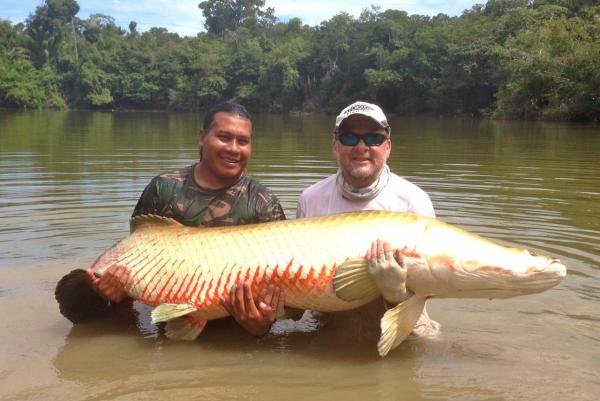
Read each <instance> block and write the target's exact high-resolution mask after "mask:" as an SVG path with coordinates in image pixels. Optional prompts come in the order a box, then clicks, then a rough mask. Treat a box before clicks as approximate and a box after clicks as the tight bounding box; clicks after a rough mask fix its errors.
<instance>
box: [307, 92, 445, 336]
mask: <svg viewBox="0 0 600 401" xmlns="http://www.w3.org/2000/svg"><path fill="white" fill-rule="evenodd" d="M390 134H391V129H390V126H389V124H388V121H387V118H386V116H385V114H384V113H383V111H382V110H381V108H380V107H379V106H377V105H374V104H370V103H366V102H360V101H359V102H355V103H353V104H351V105H349V106H348V107H346V108H345V109H344V110H342V112H341V113H340V114H339V115H338V116H337V118H336V120H335V130H334V136H333V143H332V147H333V155H334V157H335V159H336V161H337V163H338V167H339V169H338V171H337V173H336V174H333V175H331V176H329V177H327V178H325V179H324V180H322V181H319V182H317V183H315V184H313V185H311V186H310V187H308V188H306V189H305V190H304V191H303V192H302V194H301V195H300V199H299V201H298V210H297V217H298V218H303V217H317V216H325V215H329V214H334V213H341V212H350V211H356V210H389V211H396V212H409V213H414V214H419V215H423V216H428V217H435V212H434V210H433V205H432V203H431V200H430V199H429V196H428V195H427V194H426V193H425V192H424V191H423V190H422V189H421V188H419V187H417V186H416V185H414V184H412V183H410V182H409V181H407V180H405V179H404V178H402V177H399V176H397V175H396V174H394V173H392V172H391V171H390V169H389V167H388V166H387V159H388V158H389V156H390V152H391V149H392V141H391V135H390ZM366 256H367V259H369V272H370V273H371V277H372V278H373V279H374V281H375V282H376V284H377V285H378V287H379V289H380V290H381V292H382V295H383V297H384V299H385V301H386V304H387V305H388V306H389V305H394V304H398V303H400V302H402V301H404V300H405V299H406V298H408V297H409V296H410V292H409V291H407V290H406V286H405V282H406V270H405V268H404V267H402V266H401V264H399V263H397V261H396V259H395V258H394V256H393V251H392V250H391V249H390V246H389V244H388V243H387V242H384V241H377V242H376V243H374V244H373V245H372V247H371V249H370V250H369V251H368V252H367V255H366ZM377 260H379V261H377ZM382 261H383V262H382ZM380 304H381V302H379V305H380ZM368 308H369V309H370V310H373V309H375V308H374V306H373V305H371V306H369V307H368ZM380 312H381V313H383V311H380ZM438 330H439V324H438V323H437V322H434V321H432V320H430V319H429V317H428V315H427V311H426V310H425V309H423V313H422V315H421V317H420V318H419V320H418V322H417V324H416V326H415V328H414V329H413V333H414V334H417V335H435V334H436V333H437V332H438Z"/></svg>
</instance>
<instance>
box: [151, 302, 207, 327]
mask: <svg viewBox="0 0 600 401" xmlns="http://www.w3.org/2000/svg"><path fill="white" fill-rule="evenodd" d="M196 310H197V309H196V307H195V306H193V305H190V304H160V305H158V306H157V307H156V308H154V309H153V310H152V313H151V316H152V323H153V324H156V323H160V322H166V321H169V320H172V319H176V318H178V317H180V316H184V315H187V314H189V313H192V312H195V311H196Z"/></svg>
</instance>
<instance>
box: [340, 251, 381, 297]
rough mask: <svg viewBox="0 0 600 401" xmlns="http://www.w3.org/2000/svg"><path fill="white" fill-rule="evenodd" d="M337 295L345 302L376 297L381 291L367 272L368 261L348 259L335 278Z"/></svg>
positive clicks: (362, 258)
mask: <svg viewBox="0 0 600 401" xmlns="http://www.w3.org/2000/svg"><path fill="white" fill-rule="evenodd" d="M333 290H334V291H335V295H336V296H337V297H338V298H340V299H343V300H344V301H355V300H357V299H362V298H367V297H375V296H377V295H379V289H378V288H377V285H376V284H375V282H374V281H373V280H372V279H371V276H370V275H369V272H368V271H367V259H365V258H364V257H361V258H351V259H346V261H344V263H342V264H341V265H340V266H339V267H338V268H337V270H336V272H335V276H334V277H333Z"/></svg>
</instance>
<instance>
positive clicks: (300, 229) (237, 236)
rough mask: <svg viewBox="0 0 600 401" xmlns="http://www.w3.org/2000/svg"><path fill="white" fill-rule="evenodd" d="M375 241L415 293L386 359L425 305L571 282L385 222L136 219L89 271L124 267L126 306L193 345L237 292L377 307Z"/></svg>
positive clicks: (549, 268) (345, 216)
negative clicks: (372, 269)
mask: <svg viewBox="0 0 600 401" xmlns="http://www.w3.org/2000/svg"><path fill="white" fill-rule="evenodd" d="M378 238H381V239H384V240H386V241H388V242H389V243H390V245H391V247H392V249H400V250H401V254H402V258H401V259H402V261H401V263H402V264H404V265H405V266H406V268H407V279H406V286H407V288H408V289H409V290H410V291H411V292H412V293H413V295H412V296H411V297H410V298H408V299H407V300H406V301H404V302H402V303H401V304H399V305H398V306H396V307H394V308H392V309H389V310H388V311H387V312H386V313H385V314H384V316H383V317H382V320H381V330H382V333H381V338H380V340H379V343H378V350H379V353H380V355H382V356H383V355H385V354H387V353H388V352H389V351H390V350H391V349H393V348H395V347H396V346H397V345H398V344H400V343H401V342H402V341H403V340H404V339H405V338H406V337H407V336H408V335H409V334H410V332H411V330H412V329H413V327H414V325H415V323H416V321H417V319H418V317H419V316H420V314H421V312H422V310H423V307H424V305H425V301H426V299H428V298H490V299H492V298H509V297H514V296H518V295H525V294H533V293H538V292H541V291H544V290H547V289H549V288H552V287H554V286H555V285H557V284H558V283H559V282H560V281H561V280H562V279H563V278H564V277H565V275H566V268H565V266H564V265H562V264H561V263H560V262H559V261H558V260H557V259H553V258H549V257H545V256H538V255H535V254H533V253H531V252H529V251H527V250H523V249H516V248H508V247H504V246H501V245H498V244H495V243H493V242H491V241H489V240H487V239H484V238H481V237H479V236H477V235H474V234H470V233H468V232H467V231H464V230H462V229H459V228H457V227H455V226H451V225H449V224H446V223H443V222H441V221H440V220H437V219H431V218H426V217H420V216H415V215H411V214H404V213H395V212H385V211H361V212H352V213H342V214H337V215H331V216H326V217H318V218H307V219H296V220H286V221H277V222H270V223H262V224H252V225H244V226H235V227H218V228H197V227H187V226H183V225H181V224H179V223H178V222H176V221H174V220H172V219H167V218H163V217H159V216H139V217H136V218H133V219H132V220H131V234H130V235H129V236H127V237H125V238H124V239H122V240H121V241H119V242H118V243H116V244H115V245H114V246H112V247H111V248H110V249H108V250H107V251H106V252H105V253H104V254H102V255H101V256H100V257H99V258H98V259H97V260H96V261H95V262H94V264H93V265H92V266H91V270H92V271H93V272H94V274H96V275H98V276H100V275H102V273H103V272H104V271H105V270H106V269H107V268H108V267H110V266H113V265H119V266H122V267H125V268H126V269H127V270H128V272H129V277H130V278H131V279H130V280H129V281H128V283H126V285H125V287H126V291H127V293H128V294H129V296H131V297H132V298H133V299H136V300H138V301H140V302H142V303H145V304H148V305H151V306H155V307H156V308H155V309H154V310H153V311H152V319H153V322H155V323H156V322H167V324H166V326H165V333H166V335H167V336H168V337H169V338H173V339H188V340H191V339H195V338H196V337H197V336H198V335H199V334H200V333H201V331H202V329H203V328H204V325H205V324H206V322H207V321H208V320H211V319H218V318H222V317H225V316H227V311H226V310H225V309H224V308H223V307H222V306H221V305H220V302H219V300H220V298H221V297H223V296H225V295H226V294H228V293H229V290H230V288H231V286H232V285H234V284H236V283H241V282H250V283H251V287H252V290H253V292H254V293H257V292H258V291H260V290H262V289H264V288H266V287H267V286H269V285H270V284H274V285H277V286H280V287H281V288H282V289H283V291H284V293H285V303H286V305H287V306H291V307H294V308H299V309H311V310H316V311H321V312H333V311H341V310H348V309H353V308H357V307H359V306H361V305H364V304H366V303H368V302H370V301H372V300H373V299H375V298H376V297H378V296H379V292H378V289H377V287H376V285H375V283H374V282H373V281H372V280H371V278H370V276H369V274H368V272H367V268H366V265H367V261H366V259H365V258H364V255H365V253H366V251H367V249H368V248H369V247H370V244H371V243H372V242H373V241H374V240H375V239H378ZM81 272H83V270H81V269H79V270H75V271H73V272H71V273H70V274H69V275H67V276H65V277H63V279H61V281H59V283H58V285H57V288H56V292H55V294H56V297H57V300H58V301H59V304H61V308H62V305H63V304H64V305H66V304H68V302H69V300H67V299H65V298H67V297H68V295H67V294H66V292H67V291H66V288H67V287H68V285H69V280H70V275H74V274H78V273H79V275H81ZM71 301H72V300H71ZM61 311H62V310H61ZM63 314H64V313H63Z"/></svg>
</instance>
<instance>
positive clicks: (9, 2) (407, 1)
mask: <svg viewBox="0 0 600 401" xmlns="http://www.w3.org/2000/svg"><path fill="white" fill-rule="evenodd" d="M200 1H201V0H78V1H77V3H78V4H79V7H80V10H79V13H78V14H77V16H78V17H79V18H82V19H85V18H87V17H88V16H89V15H90V14H96V13H101V14H106V15H109V16H111V17H113V18H114V19H115V22H116V23H117V25H120V26H121V27H123V28H124V29H127V27H128V25H129V22H130V21H136V22H137V27H138V30H139V31H146V30H148V29H149V28H151V27H163V28H167V29H168V30H169V32H177V33H179V34H180V35H185V36H195V35H196V34H197V33H198V32H200V31H203V30H204V18H203V17H202V11H201V10H200V9H199V8H198V4H199V3H200ZM485 2H486V0H480V1H474V0H456V1H442V0H395V1H386V0H365V1H363V0H302V1H300V0H267V1H266V5H267V7H273V8H274V9H275V15H276V16H277V17H278V18H279V19H280V20H283V21H286V20H288V19H290V18H293V17H298V18H300V19H301V20H302V22H304V23H305V24H308V25H311V26H314V25H319V23H320V22H321V21H325V20H328V19H330V18H331V17H333V16H334V15H336V14H338V13H340V12H342V11H345V12H347V13H349V14H351V15H353V16H355V17H358V15H359V14H360V12H361V11H362V10H363V9H365V8H367V9H368V8H370V7H371V5H375V6H378V7H380V9H381V10H382V11H383V10H387V9H396V10H404V11H406V12H407V13H409V14H421V15H437V14H439V13H444V14H447V15H450V16H457V15H460V14H461V13H462V11H463V10H465V9H470V8H471V7H472V6H473V5H475V4H477V3H483V4H484V3H485ZM42 4H44V1H43V0H0V18H2V19H8V20H10V21H11V22H13V23H16V22H21V21H24V20H25V19H26V18H27V16H28V15H29V14H31V13H33V12H34V11H35V9H36V7H37V6H39V5H42Z"/></svg>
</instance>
